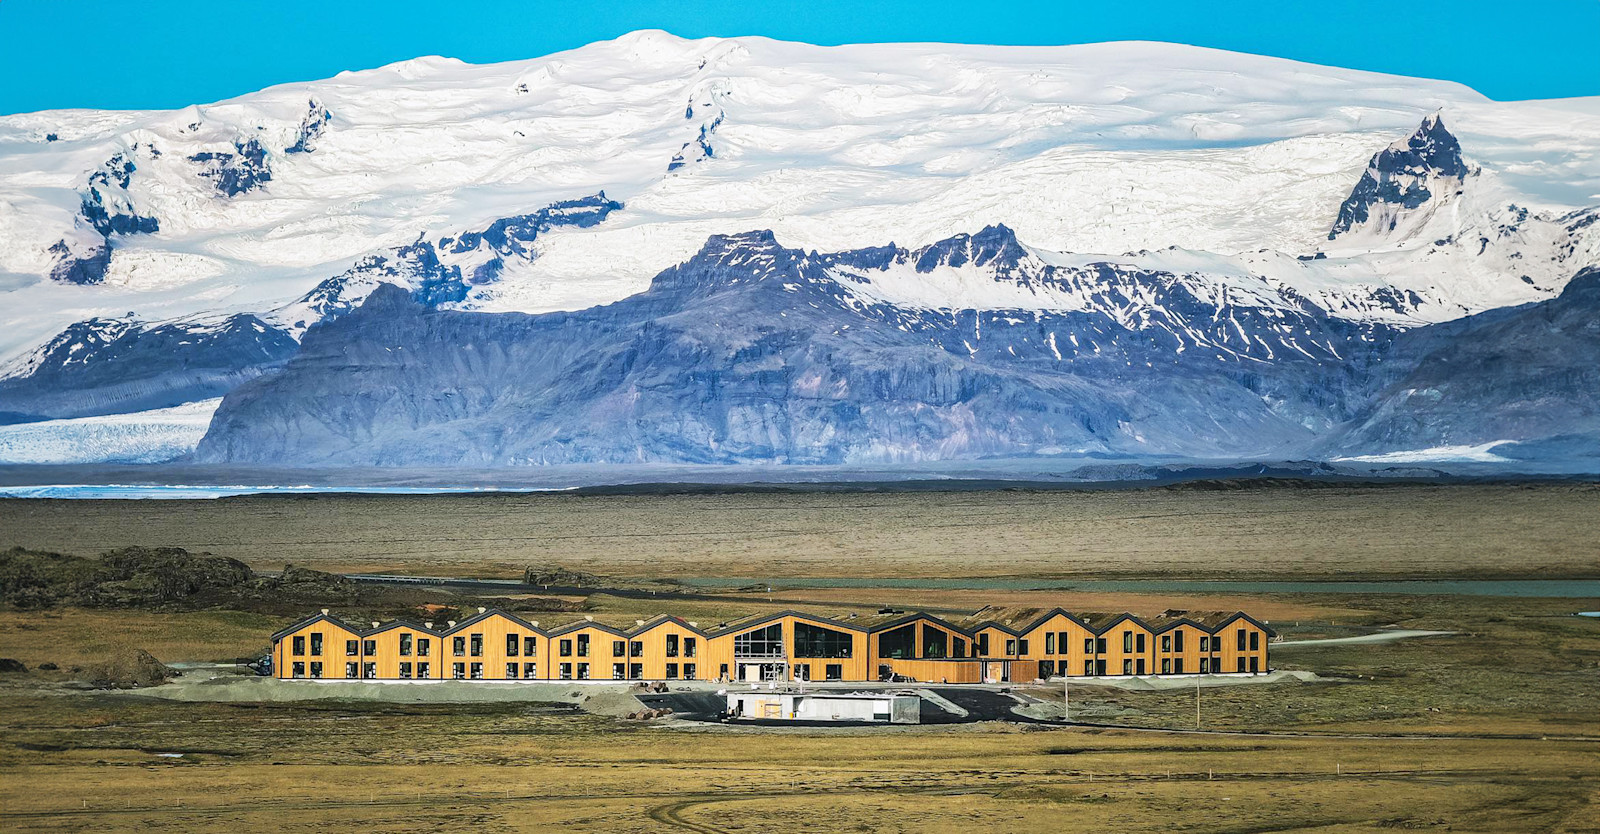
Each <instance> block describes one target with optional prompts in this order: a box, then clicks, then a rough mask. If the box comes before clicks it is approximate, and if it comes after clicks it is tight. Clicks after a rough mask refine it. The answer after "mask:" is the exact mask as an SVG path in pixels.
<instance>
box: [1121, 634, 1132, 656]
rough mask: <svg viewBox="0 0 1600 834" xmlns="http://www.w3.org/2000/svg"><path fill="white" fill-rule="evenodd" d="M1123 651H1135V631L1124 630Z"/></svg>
mask: <svg viewBox="0 0 1600 834" xmlns="http://www.w3.org/2000/svg"><path fill="white" fill-rule="evenodd" d="M1122 651H1123V652H1124V653H1129V654H1131V653H1132V652H1133V632H1131V631H1124V632H1122Z"/></svg>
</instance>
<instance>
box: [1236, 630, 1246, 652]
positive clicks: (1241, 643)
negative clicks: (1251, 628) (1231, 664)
mask: <svg viewBox="0 0 1600 834" xmlns="http://www.w3.org/2000/svg"><path fill="white" fill-rule="evenodd" d="M1234 634H1236V635H1238V637H1239V640H1238V643H1239V645H1238V649H1239V651H1241V652H1242V651H1244V629H1242V628H1241V629H1239V630H1238V631H1236V632H1234Z"/></svg>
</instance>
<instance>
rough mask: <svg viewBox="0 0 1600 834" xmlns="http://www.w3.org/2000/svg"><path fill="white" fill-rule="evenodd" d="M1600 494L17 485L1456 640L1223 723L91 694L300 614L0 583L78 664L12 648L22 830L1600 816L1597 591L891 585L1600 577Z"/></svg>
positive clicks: (334, 542) (354, 550)
mask: <svg viewBox="0 0 1600 834" xmlns="http://www.w3.org/2000/svg"><path fill="white" fill-rule="evenodd" d="M1597 497H1600V492H1596V491H1594V490H1590V489H1586V488H1580V487H1537V488H1522V487H1460V488H1449V489H1445V488H1433V487H1426V488H1410V487H1390V488H1384V489H1365V490H1363V489H1343V488H1340V489H1314V490H1289V489H1270V490H1257V491H1244V492H1195V491H1181V490H1156V491H1151V492H1148V493H1098V494H1097V493H974V494H956V493H950V494H932V495H821V494H806V495H798V496H788V495H742V496H741V495H727V496H672V497H665V496H658V497H608V498H582V499H574V498H571V497H566V496H539V497H536V498H526V497H506V496H470V497H464V498H425V499H414V500H409V501H408V500H407V499H399V498H359V497H357V498H335V497H326V496H319V497H316V498H310V499H284V498H276V499H247V500H231V501H219V502H20V501H4V502H0V546H10V545H12V544H18V545H24V546H28V547H36V548H51V549H57V550H62V551H68V552H74V553H85V554H87V553H94V552H97V551H98V550H102V549H106V548H110V547H115V546H121V545H127V544H148V545H157V544H162V545H164V544H174V545H181V546H185V547H189V548H192V549H197V550H210V551H212V552H217V553H223V554H227V555H232V556H237V557H239V558H243V559H246V560H247V561H249V562H251V563H252V564H254V565H256V566H258V567H262V568H270V567H277V566H280V565H281V564H282V563H283V562H286V561H293V562H295V563H303V564H311V565H313V566H317V567H323V568H360V569H363V570H373V569H383V570H399V571H406V572H414V573H431V572H450V573H457V574H464V573H469V572H470V573H478V574H482V575H501V576H509V575H513V574H514V573H515V572H517V571H520V569H521V567H522V566H523V565H526V564H529V563H539V564H561V565H565V566H567V567H573V568H579V569H585V570H593V571H597V572H602V573H607V574H610V575H613V576H625V577H635V578H670V577H672V576H674V575H695V576H747V577H762V576H771V575H780V576H823V577H828V576H853V577H862V576H872V577H882V578H883V581H882V582H881V583H877V584H879V585H881V587H867V588H840V587H831V588H806V589H791V590H783V589H779V590H777V591H775V592H774V593H772V594H770V595H769V594H767V593H765V592H761V593H735V592H730V593H728V594H726V595H725V597H724V598H722V599H716V600H696V601H684V602H671V603H665V604H659V603H657V602H655V601H653V600H648V599H644V600H640V599H631V598H625V597H617V596H610V595H605V594H596V595H593V596H591V597H589V598H588V600H587V603H588V606H589V610H590V612H591V613H593V614H594V616H595V617H596V619H599V620H602V621H613V622H626V621H631V620H632V619H634V618H637V617H642V616H647V615H649V614H653V613H657V612H659V611H662V610H670V611H673V612H677V613H682V614H684V615H686V616H691V617H698V618H700V619H702V620H716V619H719V618H728V617H732V616H737V615H740V614H745V613H752V612H755V611H762V610H773V609H778V608H786V607H799V608H808V609H811V610H817V611H821V612H824V613H826V612H830V611H838V610H841V609H843V608H846V607H860V606H877V605H881V604H884V603H892V604H894V605H896V606H903V607H912V606H929V607H936V608H947V609H962V610H966V609H974V608H977V607H979V606H981V605H983V604H986V603H991V602H992V603H999V604H1026V605H1045V604H1049V605H1054V604H1061V605H1065V606H1067V607H1069V608H1076V609H1078V610H1123V609H1126V610H1132V611H1135V612H1138V613H1147V614H1148V613H1155V612H1157V611H1160V610H1162V609H1165V608H1170V607H1177V608H1200V609H1216V608H1227V609H1235V608H1239V609H1244V610H1249V611H1252V612H1255V613H1257V614H1258V615H1259V616H1262V617H1265V618H1267V619H1270V620H1271V621H1272V623H1273V625H1274V626H1275V627H1277V628H1278V629H1279V630H1280V631H1281V632H1283V633H1284V635H1285V636H1286V637H1287V638H1288V639H1290V640H1293V639H1301V638H1306V637H1317V636H1342V635H1347V634H1354V633H1360V632H1362V631H1364V630H1368V629H1371V628H1372V627H1376V626H1388V625H1397V626H1402V627H1406V628H1419V629H1432V630H1441V631H1453V632H1458V633H1457V634H1455V635H1452V636H1446V637H1432V638H1425V639H1416V640H1408V641H1400V642H1395V643H1388V644H1374V645H1343V646H1307V647H1300V648H1292V647H1284V648H1276V649H1274V652H1273V658H1272V659H1273V665H1274V666H1276V667H1278V668H1286V669H1309V670H1312V671H1315V672H1317V673H1318V674H1319V675H1322V676H1324V677H1327V678H1331V679H1337V680H1339V681H1342V682H1338V683H1281V684H1273V685H1255V686H1240V687H1230V688H1220V689H1207V690H1205V691H1204V693H1203V694H1202V695H1201V705H1202V716H1203V717H1202V728H1203V729H1204V730H1205V732H1200V733H1196V732H1193V731H1192V730H1193V728H1194V722H1195V697H1196V696H1195V693H1194V692H1193V691H1192V690H1177V691H1168V692H1130V691H1124V690H1117V689H1111V688H1106V687H1092V686H1087V685H1084V686H1079V685H1076V684H1075V685H1074V687H1073V691H1072V705H1073V712H1074V717H1075V718H1077V719H1078V720H1080V721H1085V722H1090V723H1092V724H1093V725H1094V726H1078V727H1071V728H1061V727H1042V726H1033V725H1018V724H1012V723H1000V722H990V723H981V724H971V725H959V726H943V727H935V726H925V727H909V728H894V729H892V730H876V731H874V730H865V729H860V728H857V729H844V728H840V729H833V728H829V729H785V730H777V731H773V730H755V729H750V728H743V729H729V728H724V727H717V726H706V725H689V724H686V722H665V723H662V722H652V723H641V722H632V721H625V720H621V719H614V718H609V717H606V716H602V715H595V714H589V713H585V712H581V711H580V712H575V711H573V710H571V709H570V708H568V707H565V706H554V705H549V704H539V703H495V704H465V705H443V704H397V703H373V702H358V701H324V702H300V703H260V704H254V703H252V704H220V703H184V702H169V701H160V700H153V699H149V698H145V697H141V696H138V695H130V694H109V693H93V692H86V691H81V690H78V689H74V688H73V687H72V685H71V684H70V683H69V681H70V680H71V678H72V677H73V673H72V672H71V671H70V668H71V667H72V666H76V665H84V664H89V663H93V662H96V661H97V660H99V659H101V658H103V657H104V656H106V655H107V654H108V653H110V652H113V651H116V650H117V649H120V648H124V647H138V648H144V649H147V650H149V651H151V652H152V653H154V654H155V655H156V656H157V657H159V658H161V659H162V660H166V661H176V660H229V659H232V658H236V657H239V656H247V655H251V654H253V653H255V652H258V651H260V650H261V649H263V648H264V647H265V645H266V638H267V635H268V634H270V632H271V631H273V630H274V629H276V628H277V627H279V626H281V625H283V624H284V618H282V617H274V616H268V615H263V614H254V613H244V612H238V611H171V612H154V611H129V610H103V609H99V610H88V609H78V608H62V609H52V610H47V611H17V610H5V609H0V657H10V658H16V659H18V660H21V661H23V662H24V663H26V664H27V665H28V666H29V667H30V669H32V668H34V667H36V666H37V665H38V664H39V663H41V662H45V661H50V662H54V663H57V664H59V665H61V666H62V667H63V671H60V672H37V671H35V672H30V673H27V674H23V675H0V831H5V832H12V831H16V832H32V831H97V832H98V831H109V832H119V831H141V832H143V831H152V830H159V831H225V832H230V833H231V834H236V832H241V831H245V832H248V831H265V830H272V831H286V832H302V831H303V832H324V831H334V830H339V831H352V830H354V831H368V832H390V831H394V832H455V831H484V832H519V831H556V830H560V831H596V832H601V831H604V832H654V831H696V832H796V831H868V832H876V831H885V832H945V831H958V832H961V834H971V832H975V831H1008V832H1009V831H1067V832H1080V831H1081V832H1120V831H1127V830H1151V831H1183V832H1203V833H1205V834H1210V833H1211V832H1216V833H1217V834H1222V832H1241V834H1243V832H1251V833H1252V834H1254V833H1256V832H1278V831H1284V832H1287V831H1316V832H1355V831H1393V830H1428V831H1441V832H1442V831H1455V832H1461V831H1506V832H1529V831H1552V832H1571V833H1576V832H1591V833H1592V832H1600V620H1588V619H1583V618H1577V617H1573V616H1571V613H1572V612H1573V611H1577V610H1595V609H1600V600H1596V599H1590V600H1574V599H1519V598H1509V597H1462V596H1447V595H1418V596H1406V595H1398V594H1378V595H1369V596H1357V595H1350V594H1326V593H1318V594H1311V593H1305V594H1246V593H1217V594H1211V593H1200V592H1186V593H1181V594H1176V593H1175V594H1161V593H1134V592H1117V593H1110V592H1103V593H1102V592H1096V593H1072V594H1066V593H1052V592H1045V591H1022V592H999V591H992V590H988V591H985V590H977V589H962V588H950V589H943V590H907V589H896V588H893V587H892V586H893V584H894V580H895V579H897V578H902V577H929V576H986V575H999V574H1005V575H1017V576H1030V577H1031V576H1036V577H1058V576H1067V577H1080V576H1082V577H1089V576H1092V577H1096V578H1098V577H1101V576H1107V575H1109V576H1119V577H1171V576H1181V577H1184V578H1222V577H1229V578H1258V577H1259V576H1276V577H1296V578H1318V577H1338V578H1346V579H1364V578H1374V577H1378V578H1381V577H1396V576H1429V577H1477V576H1489V577H1512V576H1546V577H1562V576H1566V577H1583V576H1595V575H1597V574H1600V559H1597V556H1596V550H1595V548H1596V546H1597V544H1596V538H1595V536H1594V533H1593V532H1592V530H1591V525H1592V520H1593V519H1594V518H1596V517H1600V513H1596V512H1595V509H1597V507H1596V500H1597ZM929 525H933V527H932V528H931V529H930V528H929ZM741 530H743V531H744V532H742V533H741ZM1095 558H1101V559H1105V560H1108V561H1105V562H1097V561H1094V559H1095ZM1253 566H1255V567H1253ZM1258 569H1259V574H1258V573H1257V570H1258ZM428 593H432V594H438V595H439V599H440V600H442V601H449V600H450V599H452V598H453V595H452V592H450V591H448V590H444V589H437V590H431V591H429V592H428ZM549 616H550V617H551V618H552V619H560V618H561V617H567V618H575V616H576V615H572V614H564V615H563V614H554V613H553V614H551V615H549ZM1025 691H1027V692H1029V693H1030V694H1032V695H1034V696H1035V697H1038V698H1040V699H1043V700H1046V701H1052V700H1053V701H1055V702H1059V699H1060V697H1061V696H1060V692H1059V691H1057V690H1056V689H1055V688H1054V687H1039V688H1027V689H1026V690H1025ZM162 753H183V754H184V755H183V756H182V757H181V758H173V757H166V756H162V755H160V754H162Z"/></svg>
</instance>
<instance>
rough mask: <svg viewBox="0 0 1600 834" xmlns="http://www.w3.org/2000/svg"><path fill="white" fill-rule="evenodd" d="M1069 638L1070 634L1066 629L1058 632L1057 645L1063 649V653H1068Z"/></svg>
mask: <svg viewBox="0 0 1600 834" xmlns="http://www.w3.org/2000/svg"><path fill="white" fill-rule="evenodd" d="M1067 639H1068V635H1067V633H1066V632H1065V631H1058V632H1056V646H1057V647H1058V648H1060V649H1061V653H1062V654H1066V653H1067V646H1068V645H1069V644H1068V643H1067Z"/></svg>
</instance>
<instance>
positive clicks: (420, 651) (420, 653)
mask: <svg viewBox="0 0 1600 834" xmlns="http://www.w3.org/2000/svg"><path fill="white" fill-rule="evenodd" d="M432 646H433V641H432V640H429V639H428V638H426V637H418V638H417V657H427V656H428V649H429V648H431V647H432Z"/></svg>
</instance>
